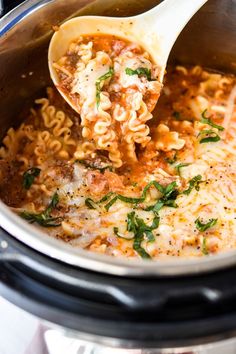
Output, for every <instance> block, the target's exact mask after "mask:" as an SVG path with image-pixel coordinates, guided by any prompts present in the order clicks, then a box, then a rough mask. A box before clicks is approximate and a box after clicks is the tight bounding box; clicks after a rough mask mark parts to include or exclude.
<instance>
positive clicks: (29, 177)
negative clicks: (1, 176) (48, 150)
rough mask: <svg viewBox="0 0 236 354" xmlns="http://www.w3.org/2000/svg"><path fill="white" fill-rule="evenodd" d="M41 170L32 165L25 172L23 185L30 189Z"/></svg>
mask: <svg viewBox="0 0 236 354" xmlns="http://www.w3.org/2000/svg"><path fill="white" fill-rule="evenodd" d="M40 172H41V169H40V168H37V167H31V168H29V169H28V170H27V171H25V172H24V174H23V187H24V188H25V189H29V188H30V187H31V186H32V184H33V183H34V179H35V177H38V176H39V174H40Z"/></svg>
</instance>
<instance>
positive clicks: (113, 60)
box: [54, 35, 161, 167]
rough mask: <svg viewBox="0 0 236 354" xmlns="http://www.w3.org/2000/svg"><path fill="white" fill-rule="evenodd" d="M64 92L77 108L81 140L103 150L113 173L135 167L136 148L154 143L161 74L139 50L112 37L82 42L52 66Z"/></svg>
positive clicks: (133, 45)
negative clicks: (153, 123) (151, 127)
mask: <svg viewBox="0 0 236 354" xmlns="http://www.w3.org/2000/svg"><path fill="white" fill-rule="evenodd" d="M54 68H55V69H56V71H57V73H58V76H59V80H60V85H59V87H60V89H61V90H62V91H64V92H65V93H66V94H67V95H68V96H69V97H70V99H71V100H72V101H73V102H74V103H75V105H76V107H77V111H78V112H79V114H80V117H81V126H82V136H83V137H84V138H86V139H87V140H88V141H93V142H94V144H95V147H96V150H103V151H104V150H105V151H107V152H108V156H109V158H110V160H111V161H112V164H113V166H114V167H121V166H122V164H123V163H124V162H125V161H126V160H127V159H129V160H130V161H133V162H136V161H137V156H136V145H137V144H138V145H141V147H143V148H145V146H146V145H147V143H148V142H149V141H150V139H151V138H150V136H149V133H150V131H149V126H148V125H147V124H146V123H147V121H148V120H150V119H151V118H152V114H151V111H152V110H153V108H154V107H155V105H156V102H157V99H158V98H159V92H160V87H161V85H160V83H159V81H158V75H159V70H158V67H157V66H156V65H154V64H153V63H152V61H151V58H150V56H149V54H148V53H147V52H145V51H143V49H142V48H140V47H139V46H138V45H136V44H133V43H130V42H127V41H125V40H123V39H120V38H117V37H114V36H105V35H93V36H86V37H80V38H79V39H78V40H77V41H76V42H73V43H71V44H70V46H69V48H68V51H67V53H65V55H64V56H63V57H62V58H61V59H60V60H59V61H58V62H56V63H54Z"/></svg>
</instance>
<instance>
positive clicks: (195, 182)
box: [183, 175, 202, 195]
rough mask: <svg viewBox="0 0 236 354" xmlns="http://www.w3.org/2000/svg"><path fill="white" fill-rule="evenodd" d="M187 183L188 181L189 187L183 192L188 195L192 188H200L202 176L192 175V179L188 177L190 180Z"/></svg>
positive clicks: (197, 189)
mask: <svg viewBox="0 0 236 354" xmlns="http://www.w3.org/2000/svg"><path fill="white" fill-rule="evenodd" d="M188 183H189V187H188V189H186V190H185V191H183V194H187V195H189V194H190V193H191V191H192V190H193V189H194V188H195V189H196V191H199V190H200V183H202V176H201V175H197V176H195V177H193V178H192V179H190V181H189V182H188Z"/></svg>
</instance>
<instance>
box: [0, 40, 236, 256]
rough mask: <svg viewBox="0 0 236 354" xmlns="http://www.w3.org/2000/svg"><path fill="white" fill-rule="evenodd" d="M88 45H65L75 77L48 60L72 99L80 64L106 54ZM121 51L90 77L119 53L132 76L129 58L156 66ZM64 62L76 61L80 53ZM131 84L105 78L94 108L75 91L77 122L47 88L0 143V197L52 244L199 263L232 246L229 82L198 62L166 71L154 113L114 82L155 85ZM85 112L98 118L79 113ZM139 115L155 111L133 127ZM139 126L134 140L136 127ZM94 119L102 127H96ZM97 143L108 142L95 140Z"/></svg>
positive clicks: (234, 92)
mask: <svg viewBox="0 0 236 354" xmlns="http://www.w3.org/2000/svg"><path fill="white" fill-rule="evenodd" d="M89 43H90V44H89ZM91 43H92V44H91ZM108 44H109V45H108V47H109V48H110V43H108ZM73 46H74V48H76V49H73ZM93 47H94V48H95V51H97V49H96V48H97V47H96V42H94V41H92V40H89V39H88V40H87V43H84V42H78V43H75V44H73V45H72V47H71V48H70V50H71V51H73V50H74V51H76V52H78V53H79V54H78V55H79V58H82V57H83V59H81V61H79V65H80V64H81V63H82V61H83V69H82V71H80V66H79V65H78V66H79V69H78V72H77V76H76V80H77V81H76V80H75V79H73V80H72V81H70V79H69V77H70V74H71V73H72V69H71V70H70V69H69V66H67V65H63V63H62V62H59V63H57V65H59V66H61V67H62V68H64V69H66V70H65V72H63V70H64V69H63V70H61V69H58V70H59V72H60V71H61V75H65V76H63V78H64V79H65V80H63V81H64V84H65V82H66V80H67V79H68V85H69V86H68V88H70V87H71V85H72V86H73V90H75V91H74V92H76V90H78V91H79V90H80V88H79V85H80V81H79V80H80V78H81V77H83V80H84V78H85V76H86V75H85V72H86V69H85V68H87V66H88V65H92V66H93V65H94V63H95V62H96V61H97V60H98V59H99V58H100V55H101V56H104V55H105V56H106V53H105V52H103V53H101V54H99V55H98V56H97V55H96V56H95V55H94V53H93V49H92V48H93ZM127 47H128V44H127V43H125V44H123V47H122V48H123V49H124V51H123V52H122V49H120V48H119V53H118V55H117V56H116V57H114V58H112V56H111V54H110V52H109V51H108V54H109V55H108V57H109V58H108V57H107V60H108V62H107V63H108V64H105V65H108V66H107V67H106V69H105V70H104V71H103V69H101V71H100V72H99V74H98V75H103V74H104V73H106V72H108V71H109V68H110V65H111V62H112V65H113V68H115V65H117V67H120V65H121V66H122V65H123V64H122V63H123V61H122V60H123V59H122V58H123V56H125V57H126V59H125V67H130V68H131V69H133V70H134V69H135V68H136V67H135V66H132V63H133V61H132V60H133V56H135V58H136V59H135V60H137V57H139V58H141V57H142V58H143V59H140V60H144V59H145V63H147V61H148V64H147V67H149V68H150V69H151V70H153V67H152V64H151V62H150V60H149V59H148V58H147V57H145V55H144V53H143V51H142V50H141V51H140V49H137V50H136V49H134V48H133V47H132V46H131V48H130V49H129V50H127ZM72 49H73V50H72ZM113 50H114V49H113ZM128 53H130V54H128ZM127 55H128V56H129V55H130V56H131V57H130V60H131V62H132V63H130V64H128V65H127V61H128V59H127ZM67 59H68V58H67V57H66V59H65V60H67ZM63 60H64V59H63ZM70 60H71V62H72V63H74V62H75V63H76V65H77V63H78V60H77V56H76V60H75V61H74V57H73V55H72V58H71V59H70ZM99 60H100V59H99ZM110 60H111V62H110ZM89 63H91V64H89ZM96 65H97V64H96ZM96 65H95V66H96ZM138 65H140V64H138ZM142 65H144V64H142ZM148 65H149V66H148ZM92 66H89V67H90V68H91V67H92ZM95 66H94V67H95ZM73 67H74V66H73ZM75 70H77V66H76V68H75ZM84 70H85V71H84ZM114 70H116V69H114ZM117 70H118V69H117ZM82 73H83V74H82ZM80 75H82V76H80ZM98 75H97V76H98ZM72 76H73V75H72ZM97 76H96V79H95V78H94V79H93V80H97ZM128 76H129V75H128ZM128 76H127V78H126V76H122V75H121V74H120V75H118V76H117V78H114V77H113V78H109V79H108V81H104V82H103V84H102V87H101V95H100V106H99V107H98V108H97V107H96V104H97V103H96V97H95V96H94V94H95V93H94V87H93V88H92V90H93V96H92V95H91V96H88V95H86V96H83V98H81V96H80V95H79V96H77V95H75V97H76V99H78V100H79V105H80V107H81V114H80V115H78V114H76V113H75V112H74V111H73V110H72V109H71V108H70V107H68V105H67V104H66V103H65V102H64V101H63V99H62V98H61V97H60V96H59V94H58V93H57V92H56V90H54V89H52V88H49V89H48V90H47V97H46V98H42V99H38V100H36V102H35V105H34V107H33V108H32V110H31V112H30V114H29V115H28V117H26V119H25V121H24V122H23V123H22V124H21V125H20V127H19V128H17V129H13V128H10V129H9V131H8V132H7V134H6V136H5V137H4V139H3V145H2V147H1V148H0V158H1V160H0V182H1V183H0V198H1V199H2V200H3V201H4V202H5V203H6V204H7V205H9V206H10V207H12V208H13V210H14V211H15V212H16V213H18V214H20V215H21V216H22V217H24V218H25V219H26V220H28V222H31V223H34V224H35V225H37V226H38V227H41V228H42V229H43V230H45V231H46V232H47V233H48V234H49V235H51V236H52V237H56V238H58V239H61V240H63V241H65V242H68V243H69V244H71V245H72V246H74V247H79V248H84V249H87V250H89V251H93V252H99V253H103V254H108V255H112V256H115V257H126V258H129V259H133V258H152V259H162V258H168V257H173V256H174V257H185V258H189V257H201V256H204V257H205V256H207V255H210V254H215V253H218V252H222V251H227V250H230V249H235V248H236V207H235V200H236V109H235V97H236V86H235V83H236V80H235V77H233V76H229V75H223V74H219V73H213V72H208V71H206V70H203V69H202V68H201V67H198V66H196V67H192V68H191V67H189V68H186V67H182V66H177V67H176V68H169V69H168V73H167V77H166V82H165V85H164V88H163V92H162V95H161V97H160V99H159V102H158V105H157V108H156V110H154V111H153V110H152V109H153V107H152V104H151V103H150V102H151V101H152V99H153V100H154V96H152V92H151V91H149V92H150V94H148V95H147V96H146V95H145V94H142V92H141V91H139V89H136V86H135V89H134V88H133V87H130V86H129V87H127V89H125V91H124V93H125V98H124V101H123V100H122V99H121V97H122V95H123V92H122V90H120V86H119V82H120V80H128V82H129V80H131V79H132V80H134V81H135V82H138V85H139V84H140V85H141V87H142V85H144V86H145V85H147V87H148V90H151V88H150V87H151V86H149V85H151V84H156V81H148V80H147V78H145V77H141V76H140V77H139V75H136V77H135V75H131V76H130V77H128ZM121 77H122V79H121ZM152 77H153V78H154V74H152ZM74 80H75V81H76V85H75V81H74ZM81 80H82V79H81ZM122 82H123V81H122ZM93 83H94V81H93ZM77 84H78V85H77ZM83 85H84V87H85V88H86V83H84V81H83ZM116 85H118V88H117V89H116V87H117V86H116ZM135 85H136V84H135ZM95 86H96V85H95ZM145 87H146V86H145ZM85 88H84V90H85V91H86V89H85ZM110 90H111V91H110ZM133 90H134V91H135V92H134V91H133ZM146 90H147V88H145V92H147V91H146ZM155 90H156V89H155ZM85 91H84V92H85ZM120 94H121V96H120ZM129 94H130V96H129ZM136 95H137V97H138V98H137V101H135V100H134V97H136ZM91 97H93V99H92V101H88V100H90V99H91ZM114 97H115V98H114ZM117 97H118V98H117ZM127 97H130V98H129V99H130V100H131V102H130V103H129V104H130V106H129V107H130V109H128V110H126V107H127V106H126V105H127V102H128V101H127ZM131 97H132V98H131ZM151 98H152V99H151ZM81 100H82V101H81ZM155 100H156V97H155ZM91 102H92V103H91ZM104 102H107V106H106V107H109V108H107V109H105V108H104V106H103V104H104ZM153 102H154V101H153ZM90 103H91V106H90ZM142 105H143V106H142ZM89 107H93V108H92V109H93V112H96V114H95V115H91V116H89V115H87V113H88V112H90V109H89V111H87V109H88V108H89ZM131 107H132V109H131ZM143 107H145V109H144V108H143ZM144 111H145V112H146V113H145V114H146V118H147V117H150V114H151V113H150V112H151V111H152V114H153V119H151V120H148V119H146V118H142V119H143V120H142V119H141V118H140V117H141V115H142V114H144ZM86 112H87V113H86ZM104 112H105V114H104ZM131 112H132V113H131ZM83 114H84V115H83ZM88 114H89V113H88ZM94 117H96V119H95V120H93V119H94ZM105 117H106V118H105ZM124 117H125V118H124ZM132 117H135V118H134V120H132ZM117 118H118V119H117ZM139 119H140V121H139ZM141 120H142V124H140V125H139V123H138V127H139V128H140V127H142V129H143V134H140V135H139V134H138V133H137V132H139V130H138V129H139V128H138V129H137V130H135V129H134V127H135V126H136V123H134V121H135V122H138V121H139V122H141ZM102 122H106V124H104V125H103V124H101V125H100V127H99V128H97V123H99V124H100V123H102ZM131 122H132V124H133V123H134V125H132V124H131ZM131 128H132V129H133V130H132V129H131ZM122 129H123V130H122ZM121 130H122V132H121ZM101 131H102V132H103V133H102V134H100V133H101ZM147 131H148V134H146V132H147ZM112 132H113V133H114V134H113V133H112ZM136 133H137V134H136ZM86 134H87V135H86ZM90 134H91V136H90ZM107 134H108V135H107ZM108 136H109V138H108ZM103 137H106V138H104V139H105V140H104V141H109V142H110V144H111V145H110V146H108V145H109V144H108V145H106V144H105V143H104V141H103V140H99V139H100V138H103ZM121 137H124V140H122V139H121ZM139 138H140V139H143V140H142V141H141V140H139ZM106 139H107V140H106ZM100 143H101V145H99V144H100ZM134 144H135V145H136V146H135V147H134ZM137 145H138V146H137ZM112 146H113V148H114V154H113V150H112V149H113V148H112ZM129 147H130V150H129ZM115 154H117V155H115ZM116 158H117V159H116ZM118 161H120V162H118ZM134 161H136V162H134Z"/></svg>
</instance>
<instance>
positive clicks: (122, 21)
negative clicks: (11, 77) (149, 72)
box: [48, 0, 207, 111]
mask: <svg viewBox="0 0 236 354" xmlns="http://www.w3.org/2000/svg"><path fill="white" fill-rule="evenodd" d="M206 2H207V0H165V1H162V2H161V3H160V4H159V5H157V6H156V7H154V8H153V9H151V10H149V11H147V12H145V13H143V14H141V15H138V16H132V17H123V18H122V17H103V16H80V17H75V18H72V19H71V20H68V21H66V22H65V23H63V24H62V25H61V26H60V27H59V30H57V31H56V32H55V33H54V35H53V37H52V39H51V42H50V46H49V52H48V62H49V70H50V75H51V78H52V80H53V82H54V84H55V86H56V87H57V88H58V90H59V92H60V93H61V95H62V96H63V97H64V99H65V100H66V101H67V102H68V103H69V104H70V105H71V106H72V108H74V109H75V110H76V111H77V108H76V106H75V105H74V104H73V102H72V101H71V100H70V99H69V97H67V96H66V94H65V93H64V92H63V91H62V90H60V86H59V84H60V82H59V78H58V75H57V71H56V70H55V68H54V67H53V63H54V62H57V61H58V60H59V59H60V58H61V57H62V56H63V55H65V53H66V51H67V49H68V48H69V45H70V43H71V42H72V41H73V40H75V39H77V38H79V36H81V35H91V34H96V33H102V34H111V35H115V36H118V37H123V38H126V39H128V40H130V41H132V42H135V43H138V44H140V45H141V46H142V47H143V48H144V49H145V50H146V51H147V52H148V53H149V54H150V55H151V57H152V59H153V61H154V63H155V64H157V65H158V66H159V67H160V69H161V70H160V75H159V78H158V80H159V81H160V82H162V80H163V76H164V73H165V67H166V62H167V59H168V56H169V53H170V50H171V48H172V46H173V44H174V42H175V40H176V38H177V37H178V35H179V33H180V32H181V30H182V29H183V28H184V26H185V25H186V23H187V22H188V21H189V20H190V18H191V17H192V16H193V15H194V14H195V13H196V12H197V11H198V10H199V9H200V7H201V6H202V5H203V4H204V3H206Z"/></svg>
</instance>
